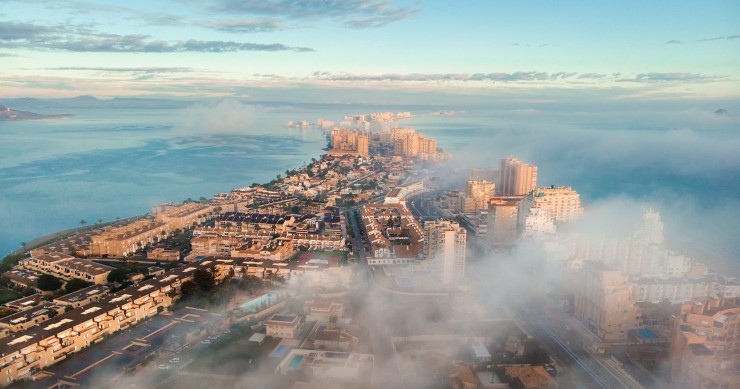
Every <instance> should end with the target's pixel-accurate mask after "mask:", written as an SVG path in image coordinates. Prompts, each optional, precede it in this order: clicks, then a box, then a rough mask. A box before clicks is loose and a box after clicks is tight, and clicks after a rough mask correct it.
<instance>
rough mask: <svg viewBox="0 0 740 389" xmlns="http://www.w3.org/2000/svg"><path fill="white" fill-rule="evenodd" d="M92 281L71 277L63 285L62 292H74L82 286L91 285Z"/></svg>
mask: <svg viewBox="0 0 740 389" xmlns="http://www.w3.org/2000/svg"><path fill="white" fill-rule="evenodd" d="M91 285H92V282H87V281H85V280H83V279H80V278H73V279H71V280H69V281H67V283H66V284H65V285H64V292H65V293H72V292H76V291H78V290H80V289H82V288H87V287H88V286H91Z"/></svg>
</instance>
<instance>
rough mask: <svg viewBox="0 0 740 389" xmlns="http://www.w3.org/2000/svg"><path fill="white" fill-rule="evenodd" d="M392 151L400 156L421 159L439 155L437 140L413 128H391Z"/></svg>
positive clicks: (433, 157)
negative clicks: (426, 136)
mask: <svg viewBox="0 0 740 389" xmlns="http://www.w3.org/2000/svg"><path fill="white" fill-rule="evenodd" d="M391 142H392V143H393V153H394V154H395V155H400V156H402V157H406V158H411V159H415V158H418V159H421V160H434V159H436V158H438V157H439V155H438V152H437V141H436V140H434V139H429V138H425V137H424V134H420V133H418V132H416V131H415V130H414V129H413V128H394V129H392V130H391Z"/></svg>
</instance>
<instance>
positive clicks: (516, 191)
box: [497, 157, 537, 196]
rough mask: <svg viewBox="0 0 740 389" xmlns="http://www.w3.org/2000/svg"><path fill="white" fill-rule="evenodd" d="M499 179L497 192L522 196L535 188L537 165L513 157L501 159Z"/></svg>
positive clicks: (503, 194)
mask: <svg viewBox="0 0 740 389" xmlns="http://www.w3.org/2000/svg"><path fill="white" fill-rule="evenodd" d="M500 174H501V179H500V181H499V183H498V186H497V189H498V194H499V195H502V196H512V195H513V196H522V195H526V194H527V193H529V192H531V191H532V190H534V189H535V188H537V166H534V165H529V164H527V163H524V162H522V161H520V160H518V159H516V158H514V157H508V158H506V159H502V160H501V173H500Z"/></svg>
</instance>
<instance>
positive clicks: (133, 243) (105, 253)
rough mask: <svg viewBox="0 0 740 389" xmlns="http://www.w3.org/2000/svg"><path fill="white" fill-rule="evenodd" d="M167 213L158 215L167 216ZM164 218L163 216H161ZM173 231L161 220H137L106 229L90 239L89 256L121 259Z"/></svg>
mask: <svg viewBox="0 0 740 389" xmlns="http://www.w3.org/2000/svg"><path fill="white" fill-rule="evenodd" d="M167 214H169V213H163V214H158V215H157V216H159V215H167ZM163 217H164V216H163ZM172 230H173V229H171V228H170V226H169V225H168V224H167V223H166V222H165V221H162V220H149V219H145V220H137V221H135V222H132V223H129V224H125V225H122V226H115V227H112V228H110V229H107V228H106V230H105V231H104V232H102V233H101V234H99V235H95V236H93V237H92V239H91V242H90V255H92V256H97V257H109V256H110V257H123V256H126V255H130V254H132V253H134V252H136V251H138V250H141V249H143V248H144V247H146V246H147V245H151V244H153V243H156V242H159V241H160V240H161V239H164V238H165V237H166V236H167V234H169V232H170V231H172Z"/></svg>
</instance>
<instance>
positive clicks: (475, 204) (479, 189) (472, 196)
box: [462, 180, 496, 214]
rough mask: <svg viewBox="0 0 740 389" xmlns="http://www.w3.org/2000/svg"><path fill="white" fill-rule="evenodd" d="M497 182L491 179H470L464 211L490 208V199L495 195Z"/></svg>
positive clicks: (469, 211) (464, 199)
mask: <svg viewBox="0 0 740 389" xmlns="http://www.w3.org/2000/svg"><path fill="white" fill-rule="evenodd" d="M495 187H496V184H494V183H493V182H491V181H483V180H468V181H467V184H466V186H465V197H464V198H463V205H462V211H463V213H468V214H470V213H475V212H478V211H481V210H488V201H489V200H490V199H491V198H492V197H493V194H494V189H495Z"/></svg>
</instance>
